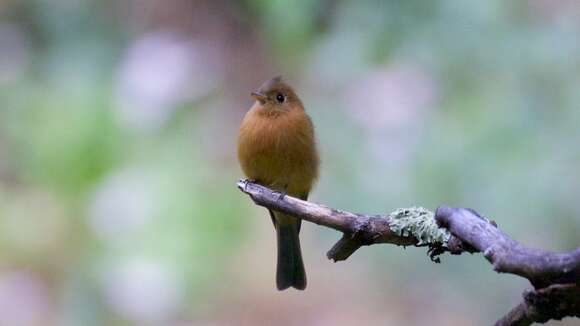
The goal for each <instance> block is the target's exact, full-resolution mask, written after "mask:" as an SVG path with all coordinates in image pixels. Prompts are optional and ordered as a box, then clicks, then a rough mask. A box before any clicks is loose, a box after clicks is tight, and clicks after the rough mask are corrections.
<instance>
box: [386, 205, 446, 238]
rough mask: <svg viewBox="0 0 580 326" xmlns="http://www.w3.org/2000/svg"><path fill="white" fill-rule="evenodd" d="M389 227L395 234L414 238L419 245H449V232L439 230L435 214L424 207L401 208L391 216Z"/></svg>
mask: <svg viewBox="0 0 580 326" xmlns="http://www.w3.org/2000/svg"><path fill="white" fill-rule="evenodd" d="M388 217H389V220H390V221H389V225H390V227H391V230H393V232H396V233H398V234H400V235H402V236H413V237H415V238H417V240H418V241H419V242H418V244H419V245H423V244H429V245H435V244H440V245H443V246H446V245H447V241H448V240H449V237H450V236H451V235H450V233H449V231H447V230H445V229H443V228H439V226H437V222H436V221H435V214H434V213H433V212H432V211H430V210H428V209H426V208H423V207H409V208H399V209H397V210H395V211H394V212H392V213H390V214H389V216H388Z"/></svg>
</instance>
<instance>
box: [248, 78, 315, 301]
mask: <svg viewBox="0 0 580 326" xmlns="http://www.w3.org/2000/svg"><path fill="white" fill-rule="evenodd" d="M251 96H252V97H253V99H254V100H255V101H254V103H253V105H252V106H251V108H250V109H249V110H248V111H247V112H246V114H245V116H244V118H243V120H242V122H241V125H240V129H239V134H238V143H237V154H238V161H239V163H240V166H241V168H242V170H243V172H244V174H245V175H246V177H247V178H248V180H252V181H255V182H256V183H259V184H261V185H264V186H267V187H269V188H271V189H273V190H275V191H277V192H279V193H280V195H281V196H282V197H283V196H284V195H286V194H287V195H290V196H295V197H298V198H300V199H303V200H307V199H308V194H309V193H310V190H311V189H312V187H313V185H314V183H315V182H316V180H317V179H318V170H319V165H320V159H319V155H318V151H317V145H316V140H315V135H314V126H313V124H312V120H311V119H310V117H309V116H308V114H307V113H306V111H305V110H304V105H303V104H302V101H301V100H300V98H299V97H298V95H297V94H296V92H295V91H294V89H293V88H292V87H291V86H290V85H288V84H287V83H286V82H285V81H284V80H283V79H282V77H281V76H277V77H274V78H272V79H269V80H267V81H265V82H264V83H263V84H262V85H261V86H260V87H259V88H258V89H257V90H256V91H254V92H251ZM269 212H270V216H271V218H272V222H273V223H274V228H275V230H276V238H277V245H278V249H277V254H278V258H277V267H276V287H277V288H278V290H280V291H281V290H285V289H287V288H289V287H293V288H295V289H298V290H304V289H305V288H306V272H305V270H304V263H303V261H302V253H301V249H300V239H299V237H298V233H299V232H300V226H301V222H302V220H300V219H299V218H295V217H293V216H289V215H287V214H283V213H280V212H275V211H272V210H269Z"/></svg>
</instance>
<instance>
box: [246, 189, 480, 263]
mask: <svg viewBox="0 0 580 326" xmlns="http://www.w3.org/2000/svg"><path fill="white" fill-rule="evenodd" d="M238 188H240V190H242V191H243V192H245V193H246V194H248V195H250V197H251V198H252V200H253V201H254V202H255V203H256V204H257V205H260V206H263V207H266V208H269V209H273V210H275V211H279V212H282V213H286V214H289V215H292V216H296V217H299V218H301V219H303V220H305V221H309V222H312V223H315V224H318V225H323V226H326V227H329V228H331V229H335V230H337V231H340V232H342V233H344V235H343V237H342V238H341V239H340V240H339V241H338V242H337V243H336V244H335V245H334V246H333V247H332V249H330V251H328V253H327V257H328V259H332V260H334V261H341V260H345V259H347V258H348V257H349V256H350V255H351V254H352V253H354V252H355V251H356V250H357V249H358V248H360V247H361V246H368V245H372V244H378V243H390V244H395V245H398V246H416V247H425V246H426V247H428V253H429V256H430V257H431V258H432V259H433V260H435V261H437V262H438V258H437V256H438V255H440V254H442V253H444V252H450V253H452V254H460V253H462V252H464V251H469V252H472V251H473V248H471V247H469V246H466V245H465V244H464V243H463V242H462V241H460V240H459V239H457V238H456V237H454V236H450V235H449V236H448V239H447V241H433V242H425V241H424V239H420V238H417V237H416V236H414V235H413V234H411V233H408V232H406V231H407V230H405V229H401V230H400V232H396V231H394V230H393V229H394V228H393V227H392V226H393V224H394V222H399V221H394V220H393V218H392V217H390V216H387V215H367V214H355V213H351V212H347V211H343V210H339V209H334V208H330V207H327V206H324V205H320V204H315V203H312V202H309V201H304V200H301V199H298V198H295V197H292V196H288V195H284V196H283V195H282V194H280V193H279V192H276V191H273V190H271V189H269V188H267V187H264V186H262V185H259V184H257V183H253V182H249V181H247V180H241V181H240V182H238ZM409 212H411V211H409ZM403 213H405V212H404V211H403ZM395 229H396V228H395Z"/></svg>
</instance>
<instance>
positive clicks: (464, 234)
mask: <svg viewBox="0 0 580 326" xmlns="http://www.w3.org/2000/svg"><path fill="white" fill-rule="evenodd" d="M238 187H239V188H240V189H241V190H242V191H243V192H245V193H246V194H248V195H250V197H251V198H252V200H253V201H254V202H255V203H256V204H257V205H260V206H263V207H267V208H269V209H272V210H275V211H280V212H283V213H286V214H289V215H292V216H295V217H297V218H300V219H303V220H306V221H309V222H312V223H315V224H318V225H323V226H326V227H329V228H332V229H335V230H337V231H340V232H342V233H343V236H342V238H341V239H340V240H339V241H338V242H337V243H336V244H335V245H334V246H333V247H332V249H330V251H329V252H328V253H327V256H328V258H329V259H333V260H334V261H340V260H345V259H347V258H348V257H349V256H350V255H351V254H352V253H354V252H355V251H356V250H357V249H358V248H360V247H361V246H364V245H372V244H378V243H391V244H395V245H399V246H416V247H423V246H427V247H428V248H429V250H428V252H429V255H430V256H431V258H432V259H433V260H435V261H438V259H437V258H436V256H437V255H440V254H441V253H444V252H449V253H452V254H460V253H462V252H482V253H483V254H484V256H485V258H486V259H487V260H488V261H489V262H490V263H491V264H492V265H493V269H494V270H495V271H496V272H498V273H511V274H515V275H518V276H521V277H524V278H527V279H528V280H529V281H530V282H531V283H532V284H533V285H534V287H535V289H534V290H528V291H526V292H525V293H524V301H523V302H522V303H520V304H519V305H518V306H516V307H515V308H513V309H512V310H511V311H510V312H509V313H508V314H506V315H505V316H504V317H502V318H501V319H500V320H498V321H497V322H496V325H502V326H503V325H530V324H532V323H534V322H539V323H544V322H546V321H548V320H551V319H556V320H560V319H562V318H564V317H567V316H572V317H574V316H575V317H580V290H579V287H580V248H577V249H576V250H573V251H570V252H562V253H560V252H551V251H546V250H542V249H534V248H528V247H525V246H523V245H521V244H520V243H518V242H517V241H515V240H513V239H512V238H510V237H509V236H508V235H506V234H505V233H503V232H502V231H501V230H500V229H499V228H498V227H497V225H496V224H495V222H493V221H490V220H488V219H486V218H484V217H482V216H480V215H479V214H478V213H477V212H475V211H474V210H472V209H466V208H452V207H447V206H441V207H439V208H438V209H437V211H436V213H435V219H436V221H437V223H438V225H439V226H440V227H442V228H445V229H447V230H449V231H450V233H451V235H450V236H449V238H448V239H447V241H446V242H445V243H424V241H422V240H421V239H418V238H416V237H415V236H413V235H407V234H405V235H403V234H400V233H398V232H394V231H393V230H392V229H391V227H392V222H393V220H391V219H390V217H389V216H387V215H367V214H356V213H351V212H347V211H342V210H338V209H334V208H330V207H327V206H324V205H320V204H315V203H312V202H308V201H304V200H300V199H298V198H294V197H291V196H287V195H286V196H284V195H282V194H280V193H278V192H275V191H273V190H271V189H269V188H267V187H264V186H261V185H259V184H256V183H253V182H249V181H247V180H243V181H240V182H238Z"/></svg>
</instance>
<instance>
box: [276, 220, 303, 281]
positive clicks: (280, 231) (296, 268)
mask: <svg viewBox="0 0 580 326" xmlns="http://www.w3.org/2000/svg"><path fill="white" fill-rule="evenodd" d="M276 215H277V216H276V217H278V218H280V217H282V216H280V215H281V214H279V213H276ZM282 218H283V219H284V220H285V221H284V222H283V223H280V222H282V221H280V222H278V221H277V222H276V223H275V224H276V236H277V238H278V265H277V268H276V287H277V288H278V290H285V289H287V288H289V287H291V286H292V287H294V288H296V289H298V290H304V289H305V288H306V272H305V271H304V263H303V262H302V253H301V251H300V239H299V238H298V232H299V231H300V223H301V222H302V221H301V220H300V219H296V218H294V217H289V216H288V217H287V216H284V217H282Z"/></svg>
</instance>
